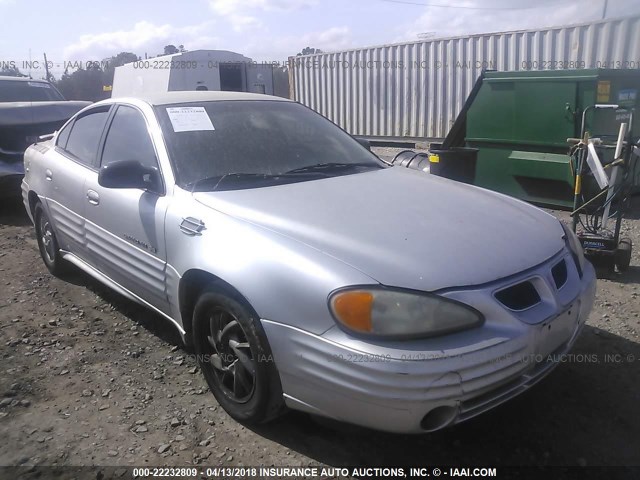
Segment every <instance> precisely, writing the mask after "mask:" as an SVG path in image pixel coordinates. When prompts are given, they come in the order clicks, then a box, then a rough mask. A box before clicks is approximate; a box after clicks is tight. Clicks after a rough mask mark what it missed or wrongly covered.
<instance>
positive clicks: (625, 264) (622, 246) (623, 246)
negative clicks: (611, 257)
mask: <svg viewBox="0 0 640 480" xmlns="http://www.w3.org/2000/svg"><path fill="white" fill-rule="evenodd" d="M631 248H632V243H631V239H629V238H622V239H620V243H618V249H617V250H616V254H615V262H616V267H618V271H619V272H626V271H627V270H628V268H629V265H630V264H631Z"/></svg>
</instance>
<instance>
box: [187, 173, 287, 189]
mask: <svg viewBox="0 0 640 480" xmlns="http://www.w3.org/2000/svg"><path fill="white" fill-rule="evenodd" d="M272 178H277V175H268V174H266V173H226V174H224V175H216V176H213V177H205V178H201V179H200V180H197V181H195V182H193V183H190V184H188V185H187V186H189V187H191V193H193V192H195V191H197V189H198V187H199V186H201V185H203V184H208V183H213V184H214V185H213V187H212V188H211V189H210V190H209V189H207V190H208V191H211V192H215V191H216V190H217V188H218V187H219V186H220V185H221V184H223V183H225V182H227V181H228V180H268V179H272Z"/></svg>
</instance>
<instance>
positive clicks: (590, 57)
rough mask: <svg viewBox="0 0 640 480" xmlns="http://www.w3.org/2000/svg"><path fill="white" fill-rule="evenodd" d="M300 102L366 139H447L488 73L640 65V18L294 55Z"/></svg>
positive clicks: (294, 90) (294, 81)
mask: <svg viewBox="0 0 640 480" xmlns="http://www.w3.org/2000/svg"><path fill="white" fill-rule="evenodd" d="M289 64H290V65H289V66H290V82H291V92H292V95H293V97H292V98H294V99H295V100H297V101H299V102H301V103H303V104H305V105H307V106H309V107H311V108H312V109H314V110H316V111H317V112H319V113H321V114H322V115H324V116H325V117H327V118H329V119H331V120H332V121H334V122H335V123H337V124H338V125H340V126H341V127H343V128H344V129H345V130H347V131H348V132H349V133H351V134H353V135H362V136H379V137H411V138H443V137H445V136H446V134H447V132H448V130H449V127H450V126H451V124H452V123H453V122H454V120H455V118H456V116H457V115H458V112H459V111H460V109H461V108H462V105H463V104H464V101H465V99H466V98H467V95H468V94H469V92H470V91H471V88H472V87H473V84H474V82H475V80H476V78H477V77H478V75H479V74H480V72H481V71H482V69H493V70H500V71H506V70H549V69H582V68H640V16H634V17H627V18H621V19H613V20H606V21H600V22H593V23H587V24H582V25H573V26H569V27H558V28H548V29H544V30H526V31H516V32H504V33H491V34H484V35H473V36H468V37H456V38H444V39H434V40H429V41H420V42H412V43H404V44H397V45H383V46H379V47H369V48H361V49H356V50H348V51H344V52H334V53H323V54H319V55H307V56H300V57H291V58H290V59H289Z"/></svg>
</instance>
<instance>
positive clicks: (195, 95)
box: [111, 91, 290, 105]
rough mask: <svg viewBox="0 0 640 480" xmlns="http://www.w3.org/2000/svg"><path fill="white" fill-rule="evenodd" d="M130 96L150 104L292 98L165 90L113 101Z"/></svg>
mask: <svg viewBox="0 0 640 480" xmlns="http://www.w3.org/2000/svg"><path fill="white" fill-rule="evenodd" d="M129 98H135V99H137V100H142V101H143V102H146V103H148V104H149V105H171V104H173V103H196V102H197V103H200V102H216V101H224V100H271V101H274V100H275V101H284V102H288V101H290V100H288V99H286V98H282V97H274V96H272V95H262V94H258V93H246V92H218V91H188V92H163V93H152V94H141V95H136V96H135V97H112V98H111V101H112V102H118V101H125V100H127V99H129Z"/></svg>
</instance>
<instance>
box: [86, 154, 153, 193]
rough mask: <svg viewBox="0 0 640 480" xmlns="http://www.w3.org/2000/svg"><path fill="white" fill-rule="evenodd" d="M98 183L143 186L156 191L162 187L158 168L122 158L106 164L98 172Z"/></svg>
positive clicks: (133, 186)
mask: <svg viewBox="0 0 640 480" xmlns="http://www.w3.org/2000/svg"><path fill="white" fill-rule="evenodd" d="M98 184H99V185H100V186H102V187H105V188H141V189H143V190H151V191H154V192H159V191H160V190H161V188H162V182H161V180H160V172H158V169H157V168H155V167H145V166H144V165H142V164H141V163H140V162H138V161H137V160H121V161H118V162H112V163H109V164H108V165H104V166H103V167H102V168H100V173H98Z"/></svg>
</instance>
